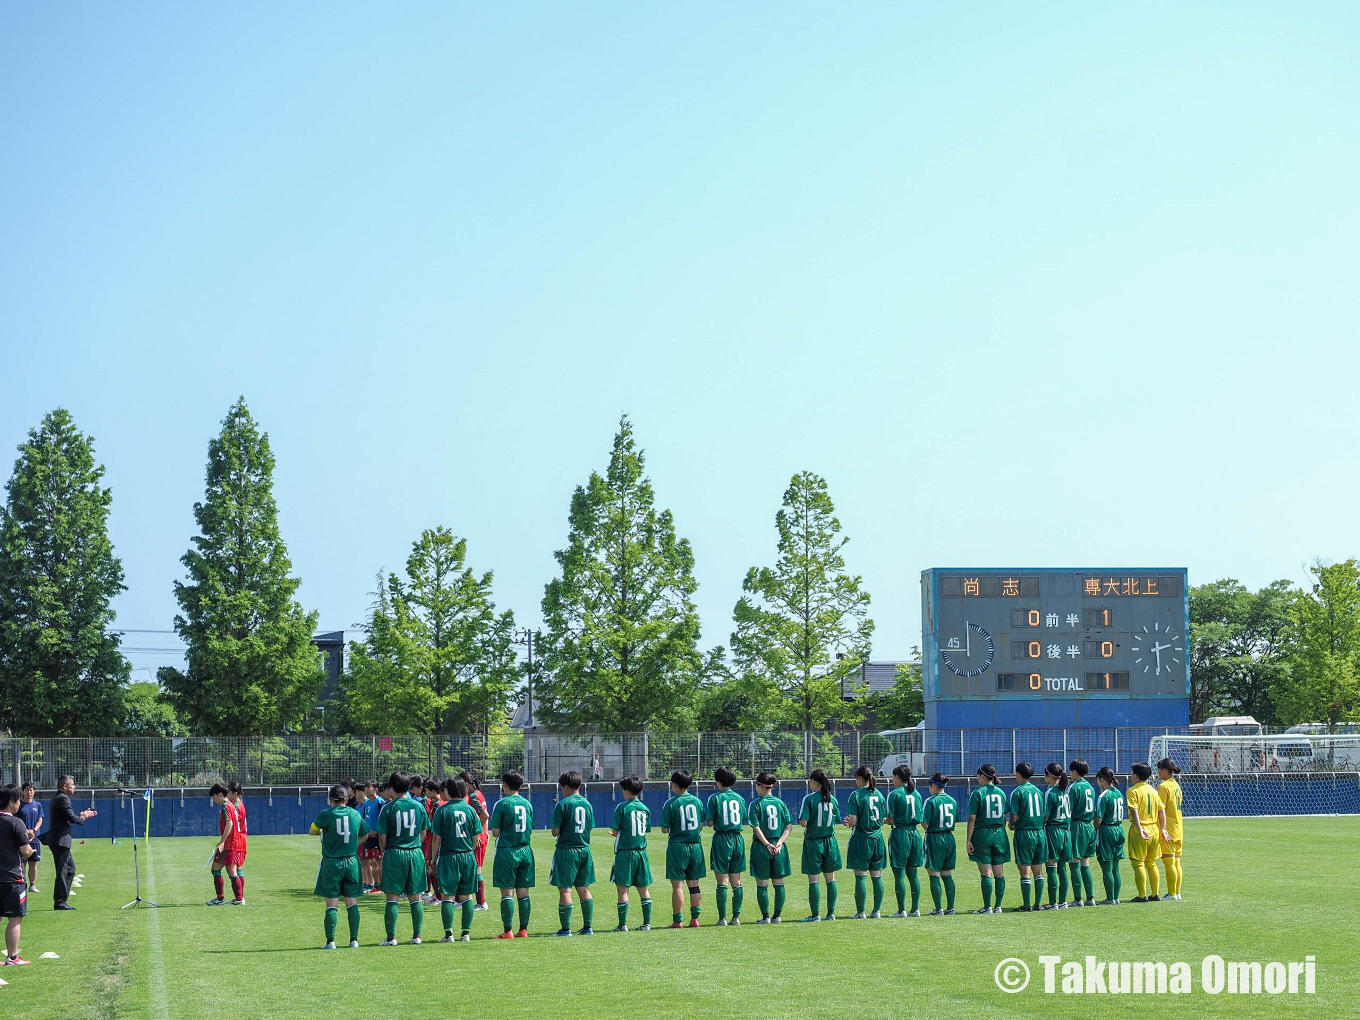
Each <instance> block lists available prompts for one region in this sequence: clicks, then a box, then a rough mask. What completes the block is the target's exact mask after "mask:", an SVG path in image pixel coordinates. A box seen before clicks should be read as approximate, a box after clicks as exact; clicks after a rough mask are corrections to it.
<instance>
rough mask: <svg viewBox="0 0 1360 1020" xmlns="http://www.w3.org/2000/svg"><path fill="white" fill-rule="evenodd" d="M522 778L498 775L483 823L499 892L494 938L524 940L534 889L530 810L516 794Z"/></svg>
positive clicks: (495, 884) (532, 819)
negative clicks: (496, 793) (497, 792)
mask: <svg viewBox="0 0 1360 1020" xmlns="http://www.w3.org/2000/svg"><path fill="white" fill-rule="evenodd" d="M523 787H524V777H523V776H522V775H520V774H519V773H518V772H515V771H513V770H512V771H510V772H507V773H505V775H503V776H501V799H500V800H498V801H496V806H495V807H493V808H492V809H491V820H490V821H489V822H488V823H487V825H488V828H490V829H491V835H492V837H493V838H494V839H495V840H496V856H495V857H494V858H492V862H491V884H492V885H494V886H496V888H498V889H500V891H501V924H502V925H504V927H505V930H504V931H503V932H501V934H500V935H497V936H496V937H497V938H501V939H508V938H526V939H527V938H528V937H529V914H530V900H529V890H530V889H532V888H533V887H534V851H533V848H532V847H531V846H530V845H529V839H530V836H531V835H532V833H533V829H534V807H533V805H532V804H530V803H529V801H528V800H527V799H526V798H525V797H523V796H521V795H520V792H519V791H520V790H521V789H522V788H523ZM517 897H518V899H519V932H518V934H516V933H515V932H514V931H512V928H513V926H514V923H515V900H516V898H517Z"/></svg>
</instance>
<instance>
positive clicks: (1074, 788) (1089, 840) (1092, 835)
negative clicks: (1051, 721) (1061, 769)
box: [1067, 758, 1096, 907]
mask: <svg viewBox="0 0 1360 1020" xmlns="http://www.w3.org/2000/svg"><path fill="white" fill-rule="evenodd" d="M1088 771H1089V767H1088V766H1087V764H1086V762H1085V760H1084V759H1082V758H1073V759H1072V761H1071V763H1070V764H1069V765H1068V766H1067V775H1068V777H1069V778H1070V779H1071V780H1072V785H1071V786H1069V787H1068V788H1067V800H1068V803H1069V804H1070V806H1071V808H1072V824H1071V827H1070V829H1071V833H1072V863H1071V865H1070V866H1069V870H1070V871H1071V872H1072V892H1073V893H1075V904H1076V905H1077V906H1081V907H1094V906H1095V905H1096V880H1095V876H1094V875H1092V874H1091V858H1092V857H1094V856H1095V855H1096V829H1095V825H1094V824H1093V820H1094V819H1095V816H1096V791H1095V790H1094V789H1092V787H1091V783H1090V781H1089V780H1088V779H1087V778H1086V774H1087V772H1088ZM1083 892H1084V893H1085V898H1084V899H1083V898H1082V897H1083Z"/></svg>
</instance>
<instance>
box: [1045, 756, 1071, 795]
mask: <svg viewBox="0 0 1360 1020" xmlns="http://www.w3.org/2000/svg"><path fill="white" fill-rule="evenodd" d="M1044 775H1046V776H1052V777H1053V778H1054V779H1056V780H1057V781H1058V782H1057V784H1056V785H1057V787H1058V789H1059V790H1066V789H1067V772H1066V771H1065V770H1064V769H1063V767H1062V766H1061V765H1059V764H1058V763H1057V762H1056V761H1051V762H1049V763H1048V764H1047V765H1045V766H1044Z"/></svg>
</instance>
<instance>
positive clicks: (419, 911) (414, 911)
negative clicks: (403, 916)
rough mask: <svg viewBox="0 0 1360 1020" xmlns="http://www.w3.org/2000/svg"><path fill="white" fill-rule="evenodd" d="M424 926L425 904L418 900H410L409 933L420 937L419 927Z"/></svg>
mask: <svg viewBox="0 0 1360 1020" xmlns="http://www.w3.org/2000/svg"><path fill="white" fill-rule="evenodd" d="M423 927H425V904H423V903H421V902H420V900H412V901H411V934H412V935H414V936H415V937H416V938H420V929H421V928H423Z"/></svg>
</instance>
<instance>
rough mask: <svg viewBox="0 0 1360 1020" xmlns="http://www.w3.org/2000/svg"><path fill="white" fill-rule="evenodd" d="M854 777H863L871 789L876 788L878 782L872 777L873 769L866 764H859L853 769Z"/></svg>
mask: <svg viewBox="0 0 1360 1020" xmlns="http://www.w3.org/2000/svg"><path fill="white" fill-rule="evenodd" d="M855 778H856V779H863V780H864V781H865V783H866V784H867V785H868V787H869V789H871V790H873V789H877V787H878V783H877V781H876V780H875V779H874V770H873V769H871V768H870V767H869V766H868V765H861V766H860V767H859V768H857V769H855Z"/></svg>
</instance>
